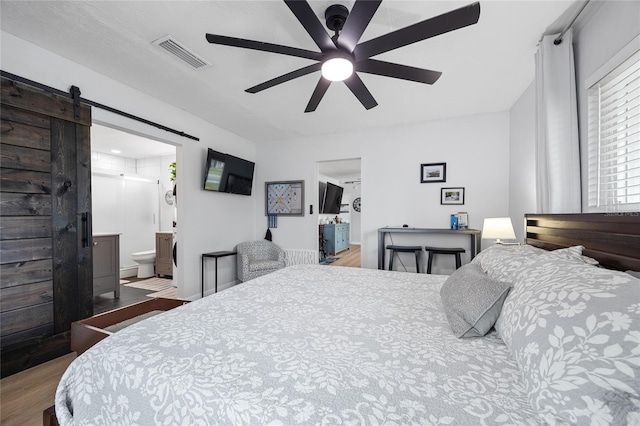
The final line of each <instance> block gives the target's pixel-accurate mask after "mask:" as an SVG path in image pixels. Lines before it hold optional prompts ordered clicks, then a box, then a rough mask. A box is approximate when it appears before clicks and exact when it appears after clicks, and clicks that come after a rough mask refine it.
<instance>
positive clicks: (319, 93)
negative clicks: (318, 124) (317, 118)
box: [304, 77, 331, 112]
mask: <svg viewBox="0 0 640 426" xmlns="http://www.w3.org/2000/svg"><path fill="white" fill-rule="evenodd" d="M330 85H331V81H330V80H327V79H326V78H324V77H320V80H319V81H318V84H317V85H316V88H315V90H314V91H313V94H312V95H311V99H309V103H308V104H307V108H305V110H304V112H313V111H315V110H316V108H318V104H319V103H320V101H321V100H322V98H323V97H324V94H325V93H327V89H328V88H329V86H330Z"/></svg>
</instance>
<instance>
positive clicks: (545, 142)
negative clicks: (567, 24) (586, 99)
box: [535, 30, 581, 213]
mask: <svg viewBox="0 0 640 426" xmlns="http://www.w3.org/2000/svg"><path fill="white" fill-rule="evenodd" d="M557 37H558V35H557V34H556V35H548V36H544V37H543V39H542V42H541V43H540V46H539V49H538V52H537V53H536V55H535V59H536V122H537V123H536V176H537V182H536V183H537V187H536V190H537V204H538V206H537V208H538V213H580V211H581V201H580V197H581V188H580V148H579V141H578V111H577V100H576V82H575V67H574V61H573V44H572V42H573V37H572V31H571V30H569V31H567V32H566V34H565V35H564V37H563V40H562V43H560V44H558V45H555V44H554V43H553V41H554V40H555V39H556V38H557Z"/></svg>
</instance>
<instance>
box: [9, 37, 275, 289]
mask: <svg viewBox="0 0 640 426" xmlns="http://www.w3.org/2000/svg"><path fill="white" fill-rule="evenodd" d="M0 35H1V37H0V39H1V43H2V44H1V49H0V67H1V68H2V69H3V70H4V71H7V72H10V73H13V74H16V75H19V76H21V77H25V78H28V79H31V80H34V81H37V82H39V83H42V84H45V85H48V86H52V87H54V88H57V89H60V90H63V91H67V90H68V88H69V87H70V86H71V85H76V86H78V87H79V88H80V90H81V91H82V97H84V98H86V99H91V100H94V101H97V102H100V103H102V104H105V105H109V106H112V107H114V108H117V109H120V110H123V111H126V112H128V113H130V114H134V115H137V116H140V117H144V118H146V119H149V120H152V121H156V122H159V123H161V124H163V125H165V126H168V127H172V128H175V129H178V130H182V131H184V132H186V133H188V134H192V135H195V136H198V137H199V138H200V141H199V142H196V141H192V140H189V139H186V138H182V137H180V136H178V135H174V134H171V133H168V132H165V131H163V130H160V129H156V128H155V127H150V126H148V125H145V124H143V123H139V122H135V121H133V120H131V119H127V118H125V117H122V116H118V115H115V114H113V113H109V112H106V111H103V110H99V109H96V108H94V109H93V111H92V114H93V121H94V122H96V123H100V124H106V125H108V126H111V127H115V128H119V129H122V130H126V131H129V132H132V133H134V134H138V135H141V136H145V137H150V138H152V139H156V140H159V141H162V142H165V143H169V144H172V145H175V146H177V147H178V149H177V163H178V169H177V175H178V177H177V180H178V207H179V220H178V228H177V231H178V236H177V241H178V269H177V274H176V275H177V277H176V278H177V282H178V296H179V297H183V298H195V297H199V295H200V259H201V257H200V255H201V254H202V253H205V252H210V251H216V250H229V249H233V248H234V247H235V245H236V244H237V243H238V242H240V241H245V240H250V239H254V238H255V227H254V226H247V224H252V223H254V222H255V217H256V202H255V200H256V196H258V197H260V196H261V195H254V196H253V197H247V196H240V195H230V194H219V193H212V192H205V191H203V190H202V179H203V176H204V163H205V161H206V148H207V147H211V148H213V149H215V150H218V151H222V152H228V153H230V154H233V155H236V156H238V157H242V158H246V159H248V160H251V161H255V158H256V148H255V144H254V143H253V142H251V141H248V140H246V139H243V138H241V137H239V136H237V135H234V134H231V133H229V132H227V131H225V130H224V129H221V128H219V127H217V126H214V125H212V124H210V123H207V122H205V121H204V120H201V119H199V118H197V117H194V116H192V115H190V114H188V113H186V112H185V111H183V110H181V109H179V108H175V107H173V106H172V105H169V104H167V103H164V102H162V101H160V100H158V99H156V98H153V97H151V96H149V95H146V94H144V93H142V92H140V91H138V90H136V89H134V88H131V87H128V86H125V85H123V84H121V83H119V82H117V81H115V80H112V79H110V78H108V77H106V76H104V75H102V74H100V73H98V72H95V71H93V70H90V69H88V68H86V67H84V66H82V65H80V64H77V63H74V62H71V61H69V60H67V59H65V58H62V57H60V56H58V55H55V54H53V53H51V52H48V51H46V50H44V49H41V48H39V47H37V46H35V45H33V44H31V43H28V42H26V41H24V40H22V39H19V38H17V37H15V36H13V35H11V34H8V33H5V32H2V33H1V34H0ZM254 185H255V183H254ZM254 190H255V186H254ZM258 199H261V200H263V198H258ZM265 222H266V221H265ZM218 267H219V271H218V272H219V277H218V278H219V283H220V284H221V286H220V287H223V288H224V287H225V285H229V284H230V283H232V282H234V281H235V270H234V268H235V259H234V258H233V257H228V258H225V259H223V260H221V261H220V262H219V263H218ZM208 275H209V276H212V275H213V270H212V268H210V273H209V274H208ZM210 281H211V284H210V285H209V288H212V287H213V282H212V281H213V280H212V279H211V280H210Z"/></svg>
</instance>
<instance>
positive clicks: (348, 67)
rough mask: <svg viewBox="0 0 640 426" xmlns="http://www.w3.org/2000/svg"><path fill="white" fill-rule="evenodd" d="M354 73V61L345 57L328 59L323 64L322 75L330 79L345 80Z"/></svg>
mask: <svg viewBox="0 0 640 426" xmlns="http://www.w3.org/2000/svg"><path fill="white" fill-rule="evenodd" d="M351 74H353V63H352V62H351V61H350V60H349V59H347V58H343V57H335V58H331V59H328V60H326V61H325V62H324V63H323V64H322V76H323V77H324V78H326V79H327V80H330V81H344V80H346V79H347V78H349V77H351Z"/></svg>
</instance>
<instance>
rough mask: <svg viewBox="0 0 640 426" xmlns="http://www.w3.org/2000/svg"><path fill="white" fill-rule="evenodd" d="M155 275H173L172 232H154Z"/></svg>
mask: <svg viewBox="0 0 640 426" xmlns="http://www.w3.org/2000/svg"><path fill="white" fill-rule="evenodd" d="M156 275H157V276H160V275H168V276H173V233H171V232H158V233H156Z"/></svg>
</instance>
